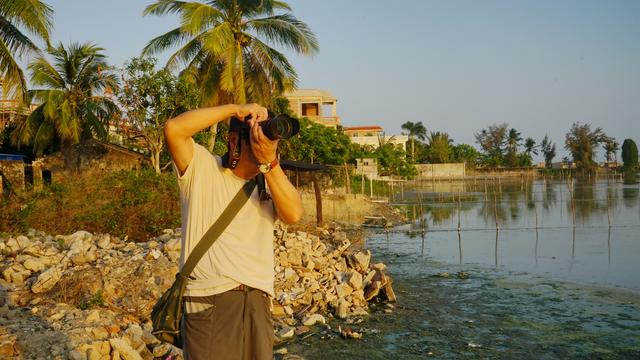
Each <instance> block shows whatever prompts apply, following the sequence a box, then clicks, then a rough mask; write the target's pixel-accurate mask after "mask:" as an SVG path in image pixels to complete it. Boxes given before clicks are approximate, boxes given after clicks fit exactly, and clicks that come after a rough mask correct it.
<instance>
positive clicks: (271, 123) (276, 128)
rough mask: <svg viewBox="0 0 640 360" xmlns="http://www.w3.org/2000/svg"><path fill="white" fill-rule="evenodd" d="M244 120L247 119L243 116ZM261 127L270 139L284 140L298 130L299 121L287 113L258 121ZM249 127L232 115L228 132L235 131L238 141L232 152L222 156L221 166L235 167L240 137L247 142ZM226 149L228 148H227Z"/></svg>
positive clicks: (238, 153)
mask: <svg viewBox="0 0 640 360" xmlns="http://www.w3.org/2000/svg"><path fill="white" fill-rule="evenodd" d="M245 120H248V119H246V118H245ZM258 125H260V127H261V128H262V132H263V133H264V134H265V135H266V136H267V137H268V138H269V139H271V140H280V139H281V140H286V139H289V138H290V137H292V136H294V135H296V134H297V133H298V132H300V122H299V121H298V120H297V119H294V118H292V117H290V116H287V115H277V116H270V117H269V118H268V119H267V120H265V121H261V122H259V123H258ZM250 131H251V128H250V127H249V123H248V122H246V121H242V120H240V119H238V118H237V117H232V118H231V120H230V121H229V132H236V133H238V134H239V135H240V136H238V142H237V143H236V146H235V149H234V151H233V153H230V151H227V153H226V154H224V156H223V157H222V166H223V167H226V168H231V169H235V168H236V166H238V162H239V161H240V152H241V149H242V141H241V140H242V139H244V140H245V141H246V142H247V143H249V137H250ZM227 150H230V148H228V149H227Z"/></svg>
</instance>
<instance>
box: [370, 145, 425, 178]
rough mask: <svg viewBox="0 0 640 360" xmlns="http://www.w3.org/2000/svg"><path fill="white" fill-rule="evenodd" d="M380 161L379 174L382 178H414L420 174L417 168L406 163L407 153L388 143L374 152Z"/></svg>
mask: <svg viewBox="0 0 640 360" xmlns="http://www.w3.org/2000/svg"><path fill="white" fill-rule="evenodd" d="M373 155H374V157H376V158H377V159H378V166H379V173H380V175H382V176H386V175H396V176H406V177H413V176H415V175H417V174H418V171H417V170H416V167H415V166H414V165H413V164H409V163H408V162H407V161H406V153H405V152H404V150H403V149H402V148H400V147H398V146H395V145H393V144H391V143H386V144H384V145H382V146H379V147H378V148H377V149H376V150H375V151H374V152H373Z"/></svg>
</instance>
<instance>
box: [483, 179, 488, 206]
mask: <svg viewBox="0 0 640 360" xmlns="http://www.w3.org/2000/svg"><path fill="white" fill-rule="evenodd" d="M488 200H489V198H488V195H487V180H486V179H485V180H484V201H488Z"/></svg>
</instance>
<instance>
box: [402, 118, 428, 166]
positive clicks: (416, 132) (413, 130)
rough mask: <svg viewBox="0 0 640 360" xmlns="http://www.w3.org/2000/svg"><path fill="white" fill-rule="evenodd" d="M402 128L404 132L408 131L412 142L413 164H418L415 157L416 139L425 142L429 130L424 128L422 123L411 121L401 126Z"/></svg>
mask: <svg viewBox="0 0 640 360" xmlns="http://www.w3.org/2000/svg"><path fill="white" fill-rule="evenodd" d="M400 127H401V128H402V130H406V131H407V133H408V136H409V141H410V142H411V161H412V162H414V163H415V162H416V157H415V144H414V143H415V139H416V138H418V139H420V140H423V141H424V139H425V138H426V136H427V128H425V127H424V124H422V121H418V122H415V123H414V122H411V121H407V122H406V123H404V124H402V125H401V126H400Z"/></svg>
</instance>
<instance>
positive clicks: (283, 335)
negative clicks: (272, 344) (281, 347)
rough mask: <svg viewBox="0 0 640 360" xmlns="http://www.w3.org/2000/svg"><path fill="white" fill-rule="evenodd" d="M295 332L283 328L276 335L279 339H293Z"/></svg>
mask: <svg viewBox="0 0 640 360" xmlns="http://www.w3.org/2000/svg"><path fill="white" fill-rule="evenodd" d="M295 332H296V329H295V328H293V327H290V326H285V327H283V328H282V329H280V331H278V333H277V334H276V335H277V336H278V337H279V338H281V339H286V338H290V337H293V335H294V334H295Z"/></svg>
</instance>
